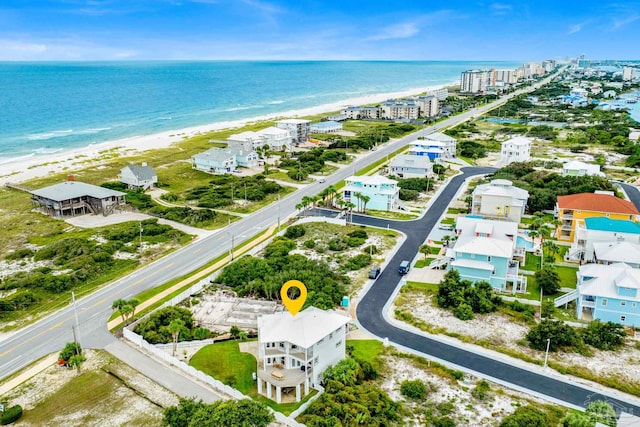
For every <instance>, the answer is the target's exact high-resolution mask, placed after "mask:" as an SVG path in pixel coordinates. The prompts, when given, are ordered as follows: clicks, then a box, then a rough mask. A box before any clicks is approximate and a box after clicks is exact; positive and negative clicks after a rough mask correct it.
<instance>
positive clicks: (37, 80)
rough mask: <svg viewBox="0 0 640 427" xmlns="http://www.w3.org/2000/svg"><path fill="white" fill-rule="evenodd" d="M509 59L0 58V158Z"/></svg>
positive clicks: (320, 100)
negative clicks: (40, 60)
mask: <svg viewBox="0 0 640 427" xmlns="http://www.w3.org/2000/svg"><path fill="white" fill-rule="evenodd" d="M518 65H520V63H516V62H499V61H495V62H490V61H487V62H462V61H425V62H379V61H326V62H324V61H301V62H294V61H286V62H285V61H283V62H231V61H212V62H168V61H162V62H122V63H118V62H92V63H89V62H84V63H83V62H72V63H17V62H14V63H0V164H1V163H3V162H6V161H9V160H12V159H15V158H18V157H32V156H43V157H45V156H47V155H48V154H51V153H56V152H60V151H64V150H69V149H74V148H80V147H85V146H88V145H90V144H95V143H100V142H105V141H110V140H115V139H119V138H126V137H131V136H137V135H146V134H152V133H156V132H162V131H168V130H172V129H181V128H185V127H190V126H198V125H204V124H209V123H215V122H220V121H227V120H237V119H245V118H251V117H256V116H261V115H264V114H270V113H278V112H284V111H289V110H296V109H302V108H308V107H313V106H317V105H321V104H327V103H333V102H337V101H340V100H345V99H349V98H355V97H358V96H363V95H371V94H378V93H388V92H398V91H402V90H407V89H413V88H422V87H426V86H434V85H441V84H445V83H450V82H452V81H454V80H457V79H459V78H460V73H461V72H462V71H464V70H467V69H472V68H489V67H495V68H514V67H516V66H518Z"/></svg>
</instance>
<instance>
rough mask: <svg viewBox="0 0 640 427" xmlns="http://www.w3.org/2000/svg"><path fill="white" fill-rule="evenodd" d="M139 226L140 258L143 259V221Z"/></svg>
mask: <svg viewBox="0 0 640 427" xmlns="http://www.w3.org/2000/svg"><path fill="white" fill-rule="evenodd" d="M138 225H139V226H140V258H142V221H140V222H139V223H138Z"/></svg>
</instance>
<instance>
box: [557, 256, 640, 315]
mask: <svg viewBox="0 0 640 427" xmlns="http://www.w3.org/2000/svg"><path fill="white" fill-rule="evenodd" d="M577 274H578V285H577V287H576V290H575V291H573V292H571V293H570V294H567V295H565V296H563V297H561V298H565V299H568V300H573V299H575V301H576V314H577V316H578V319H585V320H595V319H599V320H602V321H603V322H615V323H620V324H622V325H626V326H637V325H640V307H639V306H638V305H639V304H638V303H640V295H639V294H638V289H640V269H637V268H633V267H631V266H630V265H628V264H625V263H617V264H611V265H603V264H586V265H583V266H580V269H579V270H578V273H577ZM559 299H560V298H558V299H557V301H558V300H559ZM556 304H557V303H556ZM562 304H564V302H562Z"/></svg>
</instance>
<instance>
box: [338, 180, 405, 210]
mask: <svg viewBox="0 0 640 427" xmlns="http://www.w3.org/2000/svg"><path fill="white" fill-rule="evenodd" d="M356 193H359V194H362V195H363V196H367V197H369V201H368V202H367V205H366V206H364V202H363V201H361V199H358V197H357V196H356ZM399 194H400V188H399V187H398V181H394V180H393V179H389V178H385V177H384V176H380V175H372V176H366V175H362V176H350V177H349V178H347V179H345V186H344V189H343V191H342V198H343V200H344V201H346V202H351V203H353V204H354V205H355V206H356V209H357V210H358V211H362V210H364V209H375V210H380V211H390V210H392V209H395V208H396V207H397V206H398V200H399Z"/></svg>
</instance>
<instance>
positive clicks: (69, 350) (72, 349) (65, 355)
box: [58, 342, 82, 362]
mask: <svg viewBox="0 0 640 427" xmlns="http://www.w3.org/2000/svg"><path fill="white" fill-rule="evenodd" d="M78 354H82V347H80V344H78V343H75V342H68V343H67V344H66V345H65V346H64V348H63V349H62V351H61V352H60V355H59V356H58V359H59V360H64V361H65V362H68V361H69V359H71V357H72V356H75V355H78Z"/></svg>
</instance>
